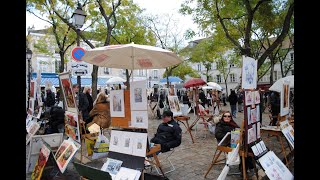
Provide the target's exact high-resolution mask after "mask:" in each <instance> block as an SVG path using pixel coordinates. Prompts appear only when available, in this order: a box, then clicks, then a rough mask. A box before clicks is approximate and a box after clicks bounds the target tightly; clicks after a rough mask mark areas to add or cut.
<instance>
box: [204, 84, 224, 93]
mask: <svg viewBox="0 0 320 180" xmlns="http://www.w3.org/2000/svg"><path fill="white" fill-rule="evenodd" d="M207 85H208V86H210V87H212V88H213V89H215V90H218V91H221V90H222V87H221V86H220V85H219V84H217V83H215V82H208V83H207Z"/></svg>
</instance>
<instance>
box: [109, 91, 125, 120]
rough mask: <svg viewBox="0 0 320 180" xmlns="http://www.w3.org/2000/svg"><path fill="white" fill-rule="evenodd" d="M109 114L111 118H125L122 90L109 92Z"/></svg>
mask: <svg viewBox="0 0 320 180" xmlns="http://www.w3.org/2000/svg"><path fill="white" fill-rule="evenodd" d="M110 114H111V117H125V112H124V92H123V90H113V91H110Z"/></svg>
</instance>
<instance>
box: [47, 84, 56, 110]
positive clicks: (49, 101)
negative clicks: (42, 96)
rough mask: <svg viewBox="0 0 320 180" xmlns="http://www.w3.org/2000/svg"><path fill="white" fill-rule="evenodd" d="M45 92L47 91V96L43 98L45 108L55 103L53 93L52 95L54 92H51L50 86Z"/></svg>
mask: <svg viewBox="0 0 320 180" xmlns="http://www.w3.org/2000/svg"><path fill="white" fill-rule="evenodd" d="M46 92H47V97H46V100H45V105H46V107H47V108H51V107H52V106H54V104H55V95H54V92H52V91H51V89H50V88H49V89H47V90H46Z"/></svg>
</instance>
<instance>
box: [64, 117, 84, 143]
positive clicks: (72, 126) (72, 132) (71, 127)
mask: <svg viewBox="0 0 320 180" xmlns="http://www.w3.org/2000/svg"><path fill="white" fill-rule="evenodd" d="M65 134H66V135H67V136H69V137H71V138H72V139H73V140H75V141H77V142H80V141H81V140H80V126H79V119H78V113H74V112H70V111H66V112H65Z"/></svg>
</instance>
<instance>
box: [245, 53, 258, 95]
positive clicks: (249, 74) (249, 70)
mask: <svg viewBox="0 0 320 180" xmlns="http://www.w3.org/2000/svg"><path fill="white" fill-rule="evenodd" d="M242 59H243V61H242V88H243V89H255V88H256V87H257V61H256V60H255V59H253V58H250V57H245V56H243V58H242Z"/></svg>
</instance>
